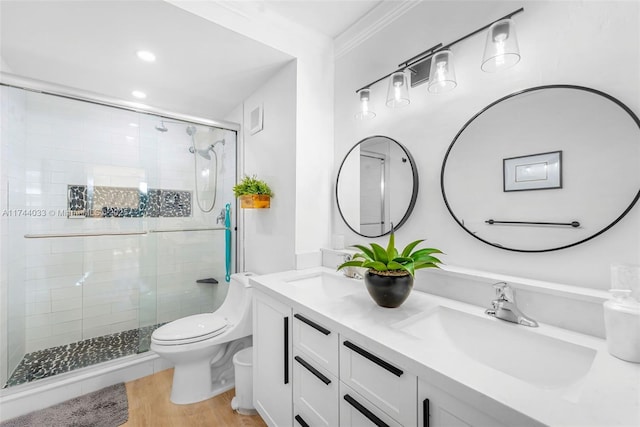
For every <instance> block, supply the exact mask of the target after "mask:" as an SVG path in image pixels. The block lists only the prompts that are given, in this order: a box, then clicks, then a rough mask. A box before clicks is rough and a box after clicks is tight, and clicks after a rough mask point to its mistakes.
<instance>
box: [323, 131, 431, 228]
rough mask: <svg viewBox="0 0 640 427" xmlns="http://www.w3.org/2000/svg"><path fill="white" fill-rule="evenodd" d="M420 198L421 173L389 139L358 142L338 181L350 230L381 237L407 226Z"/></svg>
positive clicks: (340, 205)
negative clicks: (419, 174) (406, 222)
mask: <svg viewBox="0 0 640 427" xmlns="http://www.w3.org/2000/svg"><path fill="white" fill-rule="evenodd" d="M417 196H418V171H417V169H416V165H415V162H414V161H413V157H411V154H410V153H409V151H408V150H407V149H406V148H405V147H404V146H403V145H402V144H400V143H399V142H397V141H395V140H393V139H391V138H389V137H386V136H371V137H369V138H365V139H363V140H362V141H360V142H358V143H357V144H356V145H355V146H353V148H352V149H351V150H349V152H348V153H347V155H346V156H345V158H344V160H343V161H342V164H341V165H340V169H339V170H338V178H337V180H336V200H337V202H338V210H339V211H340V215H341V216H342V219H343V220H344V222H345V223H346V224H347V226H348V227H349V228H350V229H351V230H353V231H354V232H355V233H358V234H359V235H361V236H364V237H379V236H384V235H385V234H388V233H389V232H390V231H391V224H392V223H393V226H394V228H395V229H398V228H400V227H401V226H402V224H404V223H405V221H406V220H407V218H409V215H410V214H411V211H412V210H413V207H414V205H415V203H416V198H417Z"/></svg>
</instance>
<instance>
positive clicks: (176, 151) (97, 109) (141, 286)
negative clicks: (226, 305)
mask: <svg viewBox="0 0 640 427" xmlns="http://www.w3.org/2000/svg"><path fill="white" fill-rule="evenodd" d="M2 90H3V91H8V92H9V93H11V92H16V93H17V91H19V90H18V89H12V88H2ZM4 94H5V93H4V92H3V96H4ZM25 98H26V101H25V106H26V115H25V123H26V132H25V138H24V142H23V144H22V146H23V147H26V148H25V153H24V156H23V157H24V160H22V161H23V163H24V164H23V166H22V171H21V177H22V179H23V182H24V190H23V197H24V198H25V200H24V204H23V205H24V208H27V209H29V210H30V211H31V212H32V214H35V215H31V216H27V217H23V218H22V221H23V222H24V224H25V225H24V229H23V230H20V229H18V228H15V229H14V228H13V227H10V228H8V229H7V228H5V227H4V226H3V233H5V231H6V230H8V231H6V232H7V234H8V236H6V238H5V236H4V235H3V242H2V245H3V246H2V247H3V250H4V248H5V244H6V242H11V241H12V239H13V241H14V242H20V244H21V245H22V246H23V247H24V250H23V251H21V252H22V254H23V255H24V264H25V265H24V268H17V267H15V266H14V265H12V264H5V263H4V259H3V264H2V266H3V269H2V270H3V275H4V271H5V268H4V267H5V266H6V267H8V269H9V270H10V273H9V275H11V272H12V271H14V270H21V271H23V274H24V278H23V279H22V280H20V279H19V278H16V279H14V280H9V279H8V284H7V286H6V287H8V288H9V289H10V288H11V286H16V287H19V288H20V289H24V292H25V299H26V300H25V301H23V302H19V301H18V302H17V304H14V303H16V301H13V300H12V299H11V297H10V299H9V304H11V310H14V306H22V307H23V311H24V313H23V316H22V318H23V319H24V320H23V322H24V323H23V330H24V331H23V335H22V338H20V337H19V334H16V333H14V334H9V339H10V340H11V339H15V340H17V341H20V340H21V341H22V342H23V350H24V352H27V353H28V352H32V351H35V350H39V349H43V348H48V347H53V346H58V345H63V344H67V343H71V342H75V341H78V340H81V339H87V338H91V337H95V336H100V335H106V334H110V333H114V332H119V331H124V330H128V329H135V328H137V327H139V326H147V325H153V324H156V323H161V322H165V321H169V320H173V319H176V318H178V317H181V316H184V315H187V314H193V313H200V312H204V311H212V310H214V309H215V308H216V307H217V305H219V304H220V302H221V301H222V300H223V299H224V296H225V294H226V289H227V286H226V284H225V282H224V231H183V232H158V233H148V234H140V235H128V236H101V237H55V238H28V239H26V238H24V235H25V234H31V235H33V234H40V235H41V234H51V233H87V232H110V233H113V232H122V231H127V232H149V231H167V230H176V229H193V228H206V227H216V226H219V227H221V226H222V225H223V224H217V225H216V216H217V215H218V214H219V213H220V210H221V209H223V208H224V205H225V203H231V205H232V206H233V207H235V200H234V199H233V193H232V191H231V188H232V186H233V185H234V182H235V152H236V150H235V148H236V147H235V133H234V132H231V131H225V130H221V129H216V130H213V131H209V130H208V128H207V127H205V126H197V130H198V131H197V133H196V143H197V144H198V147H199V148H204V147H205V146H206V145H208V144H210V143H212V142H213V141H215V140H219V139H222V138H224V139H225V145H224V147H222V145H218V146H217V147H216V151H217V152H218V153H219V158H218V165H220V166H221V169H222V172H223V173H222V174H221V175H222V176H223V177H224V178H220V179H218V185H217V188H218V195H217V200H216V206H215V207H214V209H213V210H212V211H211V212H210V213H202V212H201V211H200V210H199V209H198V207H197V205H196V204H195V203H194V205H193V206H192V215H191V216H190V217H183V218H147V217H142V218H67V216H66V209H67V186H68V185H87V186H92V185H93V186H111V187H128V188H140V189H141V191H142V190H146V189H148V188H162V189H173V190H181V191H190V192H191V193H192V194H193V198H194V199H195V187H194V184H195V179H194V156H193V155H192V154H190V153H189V151H188V149H189V147H190V146H191V138H190V136H189V135H188V134H187V133H186V124H184V123H171V121H167V120H165V126H166V128H168V129H169V130H168V131H167V132H159V131H157V130H156V126H160V124H161V123H160V121H161V119H160V118H158V117H154V116H150V115H140V114H136V113H133V112H128V111H123V110H118V109H113V108H109V107H103V106H97V105H93V104H89V103H84V102H78V101H73V100H67V99H63V98H57V97H53V96H48V95H43V94H37V93H26V94H25ZM3 118H4V115H3ZM5 135H6V133H5V132H4V130H3V149H4V147H5ZM223 151H224V154H223ZM223 163H224V165H223ZM196 166H197V168H198V176H199V178H198V179H199V181H198V184H199V185H200V187H199V188H202V189H203V190H204V191H203V193H204V194H201V199H202V198H203V196H204V197H205V198H206V197H209V200H204V202H203V205H205V207H209V206H210V205H211V196H212V194H213V192H212V188H207V186H206V184H207V180H206V179H205V178H206V169H207V168H209V169H211V170H210V171H209V172H211V173H213V163H212V162H206V161H205V160H204V159H202V158H198V163H197V165H196ZM18 169H20V168H18ZM3 173H4V172H3ZM19 175H20V174H19ZM19 179H20V177H17V178H14V180H16V185H17V183H18V182H19ZM12 186H13V182H12ZM15 205H16V206H13V207H15V208H22V207H23V206H20V205H21V204H19V203H18V202H17V201H16V202H15ZM16 274H17V273H16ZM208 277H214V278H216V279H218V280H219V282H220V284H219V285H203V284H197V283H196V280H197V279H203V278H208ZM14 282H15V284H14ZM11 310H10V311H11ZM15 311H16V312H19V309H17V308H15ZM25 315H26V316H25ZM14 337H15V338H14Z"/></svg>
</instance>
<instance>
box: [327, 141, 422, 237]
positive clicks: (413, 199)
mask: <svg viewBox="0 0 640 427" xmlns="http://www.w3.org/2000/svg"><path fill="white" fill-rule="evenodd" d="M372 138H386V139H388V140H390V141H392V142H395V143H396V144H398V146H399V147H400V148H401V149H402V151H404V153H405V155H406V156H407V159H409V164H410V165H411V176H412V178H413V191H412V193H411V200H410V201H409V206H408V207H407V211H406V212H405V214H404V216H403V217H402V219H401V220H400V222H398V223H397V224H394V225H393V229H394V231H395V230H397V229H399V228H400V227H402V225H403V224H404V223H405V222H407V219H409V215H411V212H413V208H414V207H415V205H416V200H417V199H418V188H419V187H420V183H419V180H418V169H417V166H416V162H415V161H414V160H413V156H412V155H411V153H410V152H409V150H407V148H406V147H405V146H404V145H402V144H400V143H399V142H398V141H396V140H395V139H393V138H389V137H388V136H385V135H372V136H368V137H366V138H364V139H362V140H360V141H358V142H357V143H356V144H355V145H354V146H353V147H351V149H350V150H349V151H348V152H347V154H345V156H344V158H343V159H342V162H341V163H340V167H339V168H338V174H337V175H336V191H335V192H336V205H338V212H339V213H340V217H341V218H342V221H343V222H344V223H345V224H346V225H347V227H349V229H350V230H351V231H353V232H354V233H356V234H358V235H360V236H362V237H366V238H369V239H375V238H377V237H382V236H386V235H387V234H389V233H391V230H389V231H387V232H385V233H382V234H379V235H376V236H367V235H364V234H362V233H360V232H359V231H356V230H354V229H353V227H352V226H351V224H349V223H348V222H347V220H346V219H345V217H344V215H343V214H342V209H341V208H340V199H339V198H338V181H339V180H340V172H341V171H342V167H343V166H344V162H345V161H346V160H347V157H349V154H351V152H352V151H353V150H354V149H355V148H356V147H357V146H359V145H360V144H362V143H363V142H365V141H368V140H370V139H372Z"/></svg>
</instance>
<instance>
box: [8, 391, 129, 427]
mask: <svg viewBox="0 0 640 427" xmlns="http://www.w3.org/2000/svg"><path fill="white" fill-rule="evenodd" d="M128 419H129V401H128V400H127V389H126V388H125V386H124V383H120V384H115V385H112V386H109V387H106V388H103V389H101V390H98V391H94V392H93V393H89V394H85V395H84V396H80V397H76V398H75V399H71V400H67V401H66V402H62V403H59V404H57V405H54V406H51V407H50V408H45V409H41V410H39V411H35V412H31V413H29V414H26V415H22V416H20V417H17V418H13V419H11V420H7V421H5V422H3V423H0V427H44V426H47V427H116V426H119V425H121V424H124V423H125V422H126V421H127V420H128Z"/></svg>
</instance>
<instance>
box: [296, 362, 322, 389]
mask: <svg viewBox="0 0 640 427" xmlns="http://www.w3.org/2000/svg"><path fill="white" fill-rule="evenodd" d="M294 359H296V362H298V363H299V364H301V365H302V366H304V367H305V368H307V371H309V372H311V373H312V374H313V375H315V376H316V377H317V378H318V379H319V380H320V381H322V382H323V383H325V384H326V385H329V384H331V380H330V379H329V378H327V377H325V376H324V375H322V372H320V371H318V370H317V369H316V368H314V367H313V366H311V364H310V363H309V362H307V361H306V360H304V359H303V358H302V357H300V356H296V357H294Z"/></svg>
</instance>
